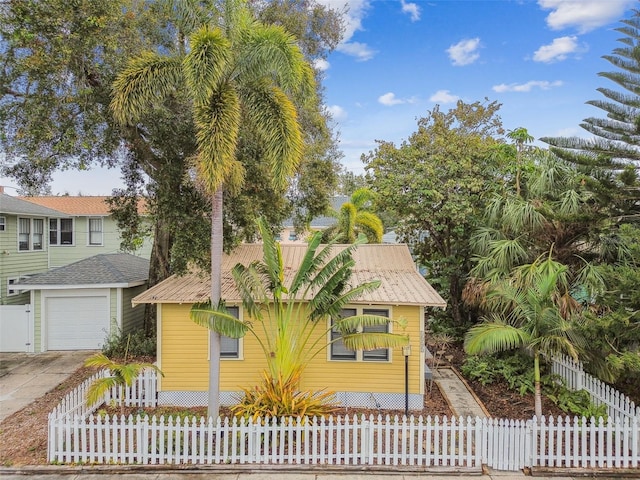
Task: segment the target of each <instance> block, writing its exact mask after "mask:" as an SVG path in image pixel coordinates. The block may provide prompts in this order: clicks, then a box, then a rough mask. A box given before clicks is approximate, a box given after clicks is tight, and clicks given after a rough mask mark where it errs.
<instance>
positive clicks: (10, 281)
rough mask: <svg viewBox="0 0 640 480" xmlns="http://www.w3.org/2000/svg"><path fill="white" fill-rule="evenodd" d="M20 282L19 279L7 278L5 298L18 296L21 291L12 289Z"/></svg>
mask: <svg viewBox="0 0 640 480" xmlns="http://www.w3.org/2000/svg"><path fill="white" fill-rule="evenodd" d="M19 282H20V277H13V278H7V296H12V295H20V294H21V293H22V290H18V289H16V288H13V286H14V285H15V284H16V283H19Z"/></svg>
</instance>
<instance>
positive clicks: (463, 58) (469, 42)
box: [447, 37, 480, 66]
mask: <svg viewBox="0 0 640 480" xmlns="http://www.w3.org/2000/svg"><path fill="white" fill-rule="evenodd" d="M478 48H480V39H479V38H477V37H476V38H468V39H465V40H460V41H459V42H458V43H456V44H454V45H451V46H450V47H449V48H447V53H448V54H449V58H450V59H451V60H452V62H453V64H454V65H458V66H462V65H469V64H470V63H473V62H475V61H476V60H477V59H478V58H479V57H480V54H479V53H478V52H477V50H478Z"/></svg>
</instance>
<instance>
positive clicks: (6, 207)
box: [0, 193, 62, 217]
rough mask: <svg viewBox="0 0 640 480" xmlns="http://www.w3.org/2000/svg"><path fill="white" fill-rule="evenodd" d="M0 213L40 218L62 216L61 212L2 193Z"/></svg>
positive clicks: (0, 196)
mask: <svg viewBox="0 0 640 480" xmlns="http://www.w3.org/2000/svg"><path fill="white" fill-rule="evenodd" d="M0 213H10V214H13V215H31V216H40V217H59V216H60V215H62V213H61V212H59V211H57V210H53V209H52V208H47V207H45V206H41V205H36V204H34V203H32V202H26V201H24V200H22V199H21V198H19V197H12V196H11V195H7V194H6V193H0Z"/></svg>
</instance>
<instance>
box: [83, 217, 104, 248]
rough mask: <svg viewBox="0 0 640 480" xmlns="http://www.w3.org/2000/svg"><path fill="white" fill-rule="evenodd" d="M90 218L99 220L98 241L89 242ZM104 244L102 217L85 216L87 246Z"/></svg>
mask: <svg viewBox="0 0 640 480" xmlns="http://www.w3.org/2000/svg"><path fill="white" fill-rule="evenodd" d="M91 220H100V243H91ZM103 246H104V217H87V247H103Z"/></svg>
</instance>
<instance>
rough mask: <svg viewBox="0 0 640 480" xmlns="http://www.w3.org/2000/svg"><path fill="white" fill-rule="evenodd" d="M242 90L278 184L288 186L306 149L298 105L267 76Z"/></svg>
mask: <svg viewBox="0 0 640 480" xmlns="http://www.w3.org/2000/svg"><path fill="white" fill-rule="evenodd" d="M242 91H243V97H244V99H245V102H244V103H243V105H244V106H245V108H246V111H247V115H246V118H247V119H248V120H249V121H251V123H252V124H253V125H254V126H255V128H256V130H257V132H258V134H259V135H260V138H261V140H262V142H263V148H264V157H265V159H266V160H267V162H268V164H269V165H270V167H271V172H272V174H273V176H272V178H273V179H274V182H275V186H276V188H280V189H284V187H285V186H286V181H287V179H288V178H289V177H290V176H291V174H292V173H293V172H294V171H295V168H296V167H297V165H298V163H299V162H300V158H301V157H302V154H303V152H304V140H303V138H302V132H301V131H300V124H299V123H298V115H297V113H296V109H295V106H294V104H293V103H292V102H291V100H290V99H289V97H287V96H286V95H285V94H284V92H283V91H282V90H280V89H279V88H277V87H274V86H273V85H272V84H271V83H270V82H269V81H267V80H266V79H261V80H259V81H255V82H253V83H251V84H250V85H248V86H247V87H246V88H244V89H243V90H242Z"/></svg>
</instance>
